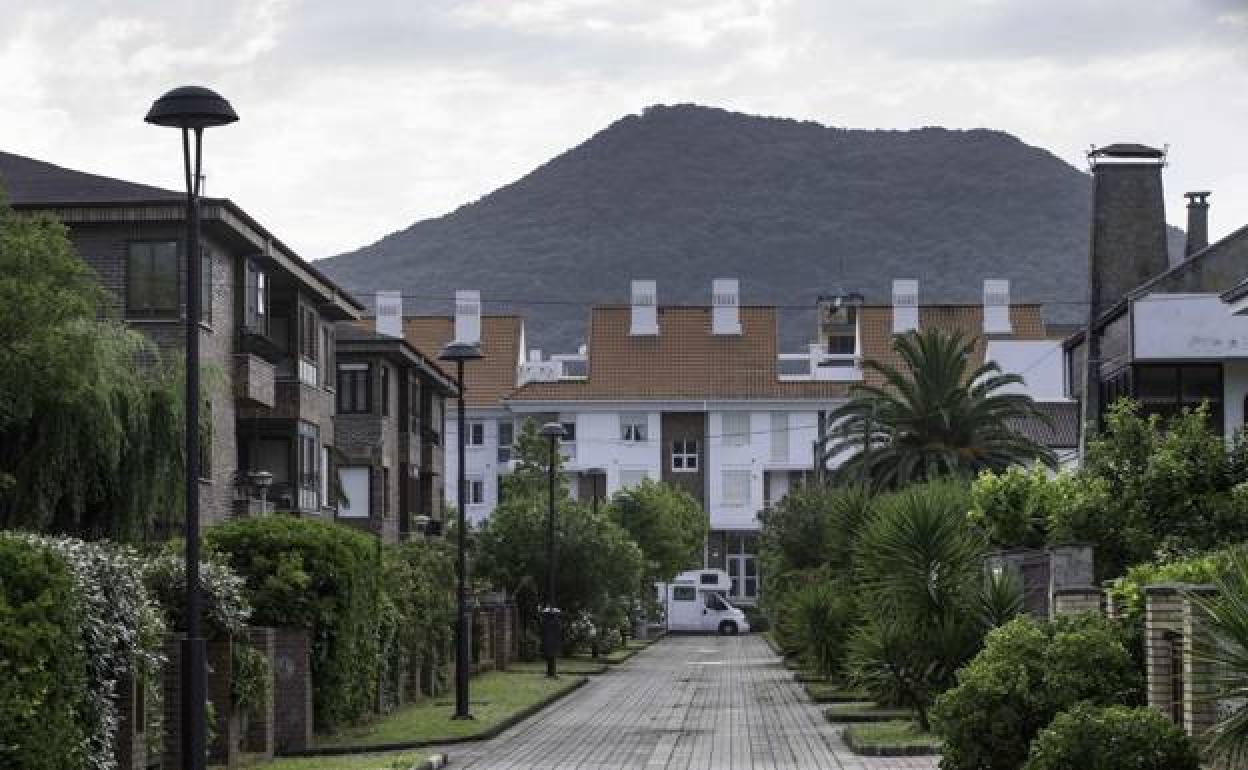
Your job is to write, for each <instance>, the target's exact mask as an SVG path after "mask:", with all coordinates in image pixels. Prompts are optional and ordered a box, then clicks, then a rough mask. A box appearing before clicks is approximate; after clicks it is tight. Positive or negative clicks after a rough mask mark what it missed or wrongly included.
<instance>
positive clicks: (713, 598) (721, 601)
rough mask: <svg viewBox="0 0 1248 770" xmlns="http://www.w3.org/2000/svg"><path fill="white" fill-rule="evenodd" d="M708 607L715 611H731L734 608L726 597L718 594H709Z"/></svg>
mask: <svg viewBox="0 0 1248 770" xmlns="http://www.w3.org/2000/svg"><path fill="white" fill-rule="evenodd" d="M706 606H707V607H709V608H711V609H713V610H720V611H723V610H731V609H733V606H732V605H731V604H730V603H729V602H728V600H727V599H725V598H724V595H723V594H721V593H718V592H709V593H707V595H706Z"/></svg>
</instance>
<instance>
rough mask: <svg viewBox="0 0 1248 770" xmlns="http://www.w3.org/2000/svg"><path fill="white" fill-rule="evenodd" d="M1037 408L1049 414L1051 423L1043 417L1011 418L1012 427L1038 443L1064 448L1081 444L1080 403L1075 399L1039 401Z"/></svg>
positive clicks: (1046, 414)
mask: <svg viewBox="0 0 1248 770" xmlns="http://www.w3.org/2000/svg"><path fill="white" fill-rule="evenodd" d="M1036 408H1037V409H1038V410H1039V411H1040V413H1041V414H1044V415H1045V416H1047V417H1048V418H1049V419H1050V420H1051V421H1052V424H1051V425H1047V424H1045V422H1044V421H1043V420H1041V419H1038V418H1035V417H1028V418H1026V419H1018V420H1010V423H1009V425H1010V427H1011V428H1013V429H1014V430H1016V431H1018V432H1019V433H1021V434H1022V435H1024V436H1026V437H1027V438H1029V439H1031V440H1032V441H1035V442H1036V443H1037V444H1043V445H1045V446H1047V447H1054V448H1063V447H1076V446H1079V404H1078V403H1077V402H1075V401H1049V402H1044V401H1041V402H1037V403H1036Z"/></svg>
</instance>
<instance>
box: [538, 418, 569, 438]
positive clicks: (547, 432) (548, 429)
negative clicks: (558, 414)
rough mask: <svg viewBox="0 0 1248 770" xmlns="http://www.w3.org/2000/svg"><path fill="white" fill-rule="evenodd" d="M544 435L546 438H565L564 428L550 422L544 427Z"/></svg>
mask: <svg viewBox="0 0 1248 770" xmlns="http://www.w3.org/2000/svg"><path fill="white" fill-rule="evenodd" d="M542 435H543V436H545V437H546V438H563V437H564V435H566V434H565V433H564V432H563V426H562V425H560V424H559V423H557V422H548V423H546V424H545V425H543V426H542Z"/></svg>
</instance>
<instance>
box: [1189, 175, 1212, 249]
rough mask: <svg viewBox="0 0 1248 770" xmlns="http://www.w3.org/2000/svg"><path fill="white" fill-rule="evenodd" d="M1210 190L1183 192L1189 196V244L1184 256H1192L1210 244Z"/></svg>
mask: <svg viewBox="0 0 1248 770" xmlns="http://www.w3.org/2000/svg"><path fill="white" fill-rule="evenodd" d="M1210 195H1211V193H1210V192H1209V191H1208V190H1201V191H1199V192H1189V193H1183V197H1184V198H1187V245H1186V246H1185V247H1184V248H1183V256H1184V257H1190V256H1192V255H1193V254H1195V253H1196V252H1198V251H1200V250H1201V249H1203V248H1205V247H1206V246H1208V245H1209V196H1210Z"/></svg>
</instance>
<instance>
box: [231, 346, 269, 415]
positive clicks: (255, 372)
mask: <svg viewBox="0 0 1248 770" xmlns="http://www.w3.org/2000/svg"><path fill="white" fill-rule="evenodd" d="M276 393H277V371H276V369H275V368H274V366H273V364H271V363H269V362H268V361H265V360H264V359H263V358H260V357H259V356H257V355H254V354H251V353H236V354H235V355H234V397H235V398H237V399H238V400H239V401H240V402H243V403H245V404H252V405H256V406H266V407H268V408H270V409H272V408H273V405H274V403H276Z"/></svg>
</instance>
